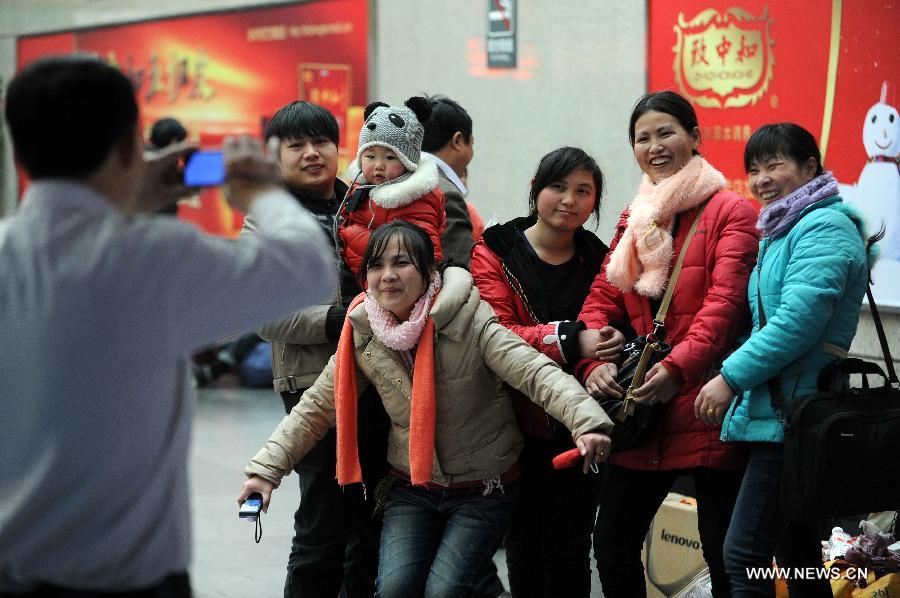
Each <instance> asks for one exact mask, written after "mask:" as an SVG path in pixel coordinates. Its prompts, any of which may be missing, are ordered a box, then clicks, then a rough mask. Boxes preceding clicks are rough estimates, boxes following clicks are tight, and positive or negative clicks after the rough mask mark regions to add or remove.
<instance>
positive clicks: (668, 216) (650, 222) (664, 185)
mask: <svg viewBox="0 0 900 598" xmlns="http://www.w3.org/2000/svg"><path fill="white" fill-rule="evenodd" d="M724 186H725V177H724V176H723V175H722V173H721V172H719V171H718V170H716V169H715V168H713V167H712V166H710V164H709V162H707V161H706V160H704V159H703V158H701V157H700V156H694V157H693V158H691V160H690V161H689V162H688V163H687V164H685V166H684V168H682V169H681V170H679V171H678V172H676V173H675V174H673V175H672V176H670V177H668V178H665V179H663V180H661V181H659V182H658V183H656V184H654V183H651V182H650V178H649V177H648V176H647V175H646V174H645V175H644V178H643V179H642V180H641V186H640V187H639V188H638V193H637V196H636V197H635V198H634V200H633V201H632V202H631V205H630V206H629V208H628V210H629V214H628V225H627V227H626V228H625V232H624V234H623V235H622V238H621V239H619V243H618V245H616V248H615V250H614V251H613V253H612V256H610V258H609V263H608V264H607V265H606V278H607V280H609V282H610V283H612V284H613V285H615V286H616V287H617V288H619V289H621V290H622V291H624V292H629V291H634V292H636V293H638V294H640V295H644V296H645V297H653V298H659V297H660V296H662V294H663V291H664V290H665V286H666V282H667V280H668V276H669V268H670V266H671V264H672V255H673V247H672V225H673V223H674V222H675V215H676V214H678V213H679V212H683V211H685V210H690V209H691V208H695V207H697V206H698V205H700V204H701V203H703V202H704V201H705V200H707V199H708V198H709V196H710V195H712V194H713V193H715V192H716V191H718V190H720V189H722V188H723V187H724Z"/></svg>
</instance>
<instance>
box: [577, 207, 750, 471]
mask: <svg viewBox="0 0 900 598" xmlns="http://www.w3.org/2000/svg"><path fill="white" fill-rule="evenodd" d="M696 215H697V208H694V209H691V210H687V211H685V212H682V213H681V216H680V224H679V226H678V230H677V232H676V235H675V239H674V243H673V253H674V256H676V257H677V256H678V253H679V252H680V251H681V247H682V245H684V241H685V237H687V233H688V230H689V229H690V227H691V224H692V223H693V221H694V218H696ZM627 220H628V210H627V209H626V210H625V212H623V213H622V216H621V219H620V220H619V224H618V226H617V227H616V234H615V237H614V238H613V241H612V243H611V244H610V251H609V253H608V254H607V255H606V260H604V264H603V270H602V271H601V272H600V274H599V275H598V276H597V278H596V279H595V280H594V284H593V286H592V287H591V292H590V294H589V295H588V298H587V301H585V303H584V307H583V308H582V311H581V314H580V315H579V319H580V320H582V321H584V322H585V324H587V326H588V328H601V327H603V326H605V325H606V324H607V323H608V322H610V321H615V320H619V321H629V322H630V323H631V325H632V327H633V328H634V330H635V331H636V332H637V334H639V335H644V334H648V333H649V332H651V331H652V329H653V317H654V316H655V315H656V314H655V312H652V311H651V306H650V301H649V300H648V298H647V297H644V296H642V295H639V294H637V293H635V292H633V291H630V292H623V291H621V290H620V289H618V288H616V287H615V286H613V285H612V284H611V283H609V282H608V281H607V279H606V265H607V263H608V262H609V258H610V256H611V255H612V252H613V251H614V250H615V248H616V245H618V243H619V239H620V238H621V237H622V234H623V233H624V232H625V226H626V224H627ZM755 223H756V212H755V210H754V209H753V207H752V206H751V205H750V202H749V201H748V200H746V199H745V198H743V197H741V196H740V195H737V194H735V193H732V192H729V191H720V192H718V193H716V194H715V195H714V196H713V197H712V198H711V199H710V201H709V203H708V204H707V206H706V209H705V210H704V211H703V214H702V215H701V216H700V222H699V223H698V224H697V230H696V232H695V233H694V238H693V240H692V241H691V244H690V246H689V247H688V251H687V254H686V255H685V257H684V265H683V267H682V271H681V275H680V276H679V278H678V282H677V283H676V285H675V292H674V295H673V296H672V303H671V305H670V306H669V311H668V314H667V316H666V322H665V326H666V342H667V343H669V344H671V345H672V346H673V348H672V352H671V353H670V354H669V356H668V357H666V358H665V359H664V360H663V362H662V363H663V365H664V366H665V367H666V368H667V369H668V370H669V372H671V373H672V374H673V375H674V376H675V377H676V379H679V380H681V382H682V384H681V388H680V390H679V391H678V394H677V395H676V396H675V397H674V398H673V399H672V400H671V401H670V402H669V403H668V404H666V406H665V408H664V409H665V414H664V416H663V418H662V421H661V422H660V425H659V426H657V428H656V429H655V430H654V432H653V434H652V435H651V438H650V440H649V442H647V443H645V444H642V445H641V446H639V447H636V448H634V449H632V450H629V451H623V452H618V453H614V454H613V455H612V458H611V461H612V462H613V463H615V464H616V465H621V466H624V467H630V468H633V469H642V470H668V469H683V468H689V467H712V468H720V469H739V468H741V467H742V466H743V463H744V454H743V452H742V451H741V450H739V448H738V447H737V446H736V445H734V444H730V443H724V442H722V441H720V440H719V433H720V431H721V430H720V429H719V428H718V427H715V428H713V427H710V426H707V425H706V424H704V423H703V422H701V421H700V420H698V419H697V418H696V417H694V399H695V398H696V397H697V394H698V393H699V392H700V388H701V387H702V386H703V384H704V383H706V381H707V380H709V379H710V378H712V376H713V375H714V372H715V371H716V368H718V367H719V365H720V364H721V363H722V360H723V359H724V358H725V357H726V356H727V355H728V354H729V353H730V352H731V350H732V349H733V348H734V345H735V341H736V340H737V338H738V336H739V335H740V334H741V333H743V332H745V331H746V330H747V327H748V326H749V322H750V311H749V309H748V306H747V282H748V280H749V278H750V272H751V270H752V269H753V266H754V264H755V263H756V254H757V251H758V248H759V237H758V232H757V230H756V226H755ZM673 259H674V257H673ZM597 365H599V362H597V361H592V360H582V361H581V362H579V364H578V366H577V368H576V373H577V375H578V376H579V378H580V379H581V380H582V381H584V380H585V379H586V378H587V376H588V374H590V372H591V370H593V369H594V368H595V367H596V366H597Z"/></svg>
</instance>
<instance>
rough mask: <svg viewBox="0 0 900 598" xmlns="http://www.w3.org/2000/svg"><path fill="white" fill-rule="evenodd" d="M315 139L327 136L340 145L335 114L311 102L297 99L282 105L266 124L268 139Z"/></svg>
mask: <svg viewBox="0 0 900 598" xmlns="http://www.w3.org/2000/svg"><path fill="white" fill-rule="evenodd" d="M272 136H275V137H279V138H281V139H301V138H303V137H307V138H311V139H315V138H319V137H325V138H326V139H330V140H331V141H332V142H334V144H335V145H338V143H339V138H340V133H339V131H338V124H337V120H336V119H335V118H334V115H333V114H332V113H331V112H329V111H328V110H326V109H325V108H322V107H321V106H318V105H316V104H310V103H309V102H303V101H296V102H291V103H290V104H287V105H286V106H282V107H281V109H280V110H279V111H278V112H276V113H275V116H273V117H272V120H270V121H269V124H268V125H267V126H266V139H268V138H269V137H272Z"/></svg>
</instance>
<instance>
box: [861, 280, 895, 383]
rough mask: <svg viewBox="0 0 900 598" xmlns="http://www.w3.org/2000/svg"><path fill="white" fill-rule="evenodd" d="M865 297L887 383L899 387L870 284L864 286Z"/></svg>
mask: <svg viewBox="0 0 900 598" xmlns="http://www.w3.org/2000/svg"><path fill="white" fill-rule="evenodd" d="M866 297H868V298H869V309H871V310H872V320H873V321H874V322H875V331H876V332H878V342H879V343H881V352H882V353H883V354H884V365H885V366H887V371H888V383H889V384H890V385H891V386H895V387H896V386H898V385H900V380H897V372H895V371H894V360H893V358H892V357H891V348H890V347H889V346H888V342H887V337H886V336H885V335H884V326H883V325H882V324H881V316H879V315H878V306H877V305H875V297H873V296H872V284H871V283H867V284H866Z"/></svg>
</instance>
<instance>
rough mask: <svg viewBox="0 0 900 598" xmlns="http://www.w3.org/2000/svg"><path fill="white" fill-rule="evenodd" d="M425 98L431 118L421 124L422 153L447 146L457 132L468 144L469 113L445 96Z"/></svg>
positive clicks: (470, 122) (470, 123)
mask: <svg viewBox="0 0 900 598" xmlns="http://www.w3.org/2000/svg"><path fill="white" fill-rule="evenodd" d="M422 95H425V94H422ZM425 97H426V98H427V99H428V105H429V106H431V118H429V119H428V120H427V121H426V122H425V123H423V125H424V127H425V137H424V138H423V139H422V151H425V152H436V151H438V150H439V149H441V148H442V147H444V146H445V145H447V143H448V142H449V141H450V139H452V138H453V134H454V133H456V132H457V131H459V132H460V133H462V136H463V139H465V140H466V143H469V141H470V140H471V139H472V118H471V117H470V116H469V113H468V112H466V111H465V109H464V108H463V107H462V106H460V105H459V104H457V103H456V102H454V101H453V100H451V99H450V98H448V97H447V96H441V95H438V96H430V97H429V96H427V95H426V96H425Z"/></svg>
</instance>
